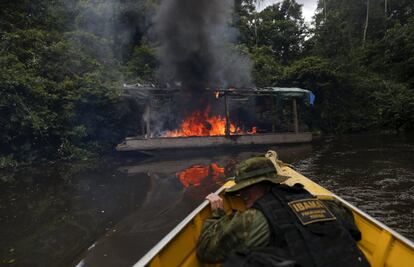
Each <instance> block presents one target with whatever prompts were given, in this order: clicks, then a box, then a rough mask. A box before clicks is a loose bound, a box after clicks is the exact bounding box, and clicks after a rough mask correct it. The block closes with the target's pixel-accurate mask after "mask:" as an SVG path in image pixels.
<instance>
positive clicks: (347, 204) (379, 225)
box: [316, 194, 414, 250]
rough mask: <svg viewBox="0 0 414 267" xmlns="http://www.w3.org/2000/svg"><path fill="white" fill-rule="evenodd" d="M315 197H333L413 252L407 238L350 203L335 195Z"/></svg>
mask: <svg viewBox="0 0 414 267" xmlns="http://www.w3.org/2000/svg"><path fill="white" fill-rule="evenodd" d="M316 196H317V197H334V198H336V199H338V200H339V201H341V202H342V203H343V204H345V205H346V206H348V207H349V208H351V209H352V211H355V212H356V213H358V214H359V215H361V216H362V217H363V218H365V219H367V220H369V221H370V222H373V223H374V224H375V225H376V226H378V227H379V228H381V229H383V230H386V231H387V232H389V233H390V234H391V235H392V237H393V238H395V239H398V240H400V241H401V242H402V243H403V244H405V245H407V246H409V247H410V248H411V249H413V250H414V242H413V241H411V240H409V239H408V238H406V237H404V236H403V235H401V234H400V233H398V232H397V231H395V230H393V229H391V228H390V227H388V226H387V225H385V224H384V223H382V222H380V221H378V220H377V219H375V218H374V217H372V216H371V215H369V214H367V213H366V212H364V211H362V210H360V209H359V208H357V207H356V206H354V205H352V204H351V203H349V202H348V201H346V200H344V199H343V198H341V197H339V196H337V195H335V194H332V195H316Z"/></svg>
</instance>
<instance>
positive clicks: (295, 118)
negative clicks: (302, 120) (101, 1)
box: [292, 98, 299, 133]
mask: <svg viewBox="0 0 414 267" xmlns="http://www.w3.org/2000/svg"><path fill="white" fill-rule="evenodd" d="M292 106H293V126H294V127H295V133H299V122H298V107H297V104H296V98H293V105H292Z"/></svg>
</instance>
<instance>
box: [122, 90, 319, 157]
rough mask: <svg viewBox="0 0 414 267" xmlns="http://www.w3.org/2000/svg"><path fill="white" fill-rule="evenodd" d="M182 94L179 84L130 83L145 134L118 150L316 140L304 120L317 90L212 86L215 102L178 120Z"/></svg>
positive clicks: (125, 92) (130, 95) (128, 93)
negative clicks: (176, 86)
mask: <svg viewBox="0 0 414 267" xmlns="http://www.w3.org/2000/svg"><path fill="white" fill-rule="evenodd" d="M180 94H182V91H181V90H180V89H179V88H173V89H171V88H158V87H154V86H143V85H125V86H124V89H123V95H124V96H125V97H128V98H133V99H134V100H136V101H138V103H139V105H140V106H142V107H143V116H142V118H141V122H140V133H139V134H138V135H137V136H134V137H127V138H125V139H124V140H123V142H122V143H120V144H119V145H118V146H117V147H116V149H117V151H141V152H154V151H157V150H163V151H164V150H175V149H201V148H217V147H231V146H252V145H275V144H292V143H306V142H310V141H312V134H311V132H309V131H308V127H307V125H306V123H304V122H301V120H300V118H301V117H306V109H307V107H309V105H311V104H313V100H314V95H313V94H312V92H311V91H308V90H304V89H300V88H278V87H269V88H243V89H232V88H229V89H217V90H208V89H207V90H206V94H205V95H207V96H208V97H210V98H209V99H208V102H209V103H213V105H214V106H213V107H212V105H211V104H209V105H207V106H206V107H205V108H204V110H195V111H194V110H193V111H192V112H187V114H185V115H183V116H182V117H183V118H181V119H179V118H178V119H177V118H176V117H175V116H172V114H177V113H180V108H181V109H182V105H180V103H178V104H177V103H174V99H177V95H180ZM182 97H183V96H182V95H181V96H180V97H178V98H182ZM184 97H185V96H184ZM203 97H205V96H203ZM171 103H174V104H171ZM160 110H162V111H163V113H164V114H163V115H160V113H161V112H160ZM213 110H214V111H215V113H216V114H214V112H213ZM223 114H224V115H223ZM172 125H173V126H172ZM160 129H162V130H160Z"/></svg>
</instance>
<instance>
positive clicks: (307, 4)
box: [257, 0, 318, 23]
mask: <svg viewBox="0 0 414 267" xmlns="http://www.w3.org/2000/svg"><path fill="white" fill-rule="evenodd" d="M259 2H260V4H258V5H257V10H258V11H261V10H263V9H264V8H265V7H267V6H269V5H272V4H275V3H277V2H281V1H279V0H262V1H259ZM296 2H298V3H299V4H302V5H303V7H302V14H303V16H304V17H305V21H306V22H309V23H310V22H311V21H312V17H313V15H314V14H315V9H316V6H317V4H318V0H296Z"/></svg>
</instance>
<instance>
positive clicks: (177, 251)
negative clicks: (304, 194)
mask: <svg viewBox="0 0 414 267" xmlns="http://www.w3.org/2000/svg"><path fill="white" fill-rule="evenodd" d="M280 167H281V171H282V172H283V175H287V176H290V178H289V179H288V180H287V181H285V183H286V184H288V185H294V184H295V183H301V184H303V185H304V186H305V188H306V189H307V190H308V191H309V192H311V193H312V194H313V195H315V196H317V197H318V198H321V199H333V198H335V199H337V200H339V201H341V202H342V203H344V204H345V205H346V206H348V207H349V208H350V209H351V210H352V211H353V214H354V217H355V221H356V224H357V226H358V228H359V229H360V231H361V233H362V240H361V241H359V242H358V246H359V248H360V249H361V250H362V251H363V252H364V254H365V255H366V257H367V259H368V261H369V262H370V264H371V266H372V267H380V266H387V267H413V266H414V243H413V242H411V241H410V240H408V239H406V238H404V237H403V236H401V235H400V234H398V233H396V232H395V231H393V230H392V229H390V228H388V227H387V226H385V225H383V224H382V223H380V222H378V221H377V220H375V219H374V218H372V217H370V216H369V215H367V214H365V213H364V212H362V211H361V210H359V209H358V208H356V207H354V206H353V205H351V204H350V203H348V202H346V201H345V200H343V199H341V198H340V197H338V196H336V195H335V194H333V193H332V192H330V191H328V190H327V189H325V188H323V187H321V186H320V185H318V184H316V183H315V182H312V181H311V180H309V179H308V178H306V177H304V176H303V175H301V174H300V173H298V172H296V171H295V170H293V169H292V168H290V167H288V166H285V165H281V166H280ZM233 184H234V182H233V181H229V182H227V183H226V184H224V185H223V187H221V188H220V189H219V190H218V191H217V192H218V193H219V194H220V195H221V196H222V197H223V199H224V207H225V210H226V212H230V211H231V210H243V209H244V205H243V202H242V201H241V200H240V199H238V198H237V197H235V196H229V195H226V194H224V193H223V192H224V189H225V188H227V187H230V186H232V185H233ZM210 215H211V209H210V206H209V204H208V202H207V201H205V202H204V203H203V204H201V205H200V206H199V207H198V208H197V209H195V210H194V211H193V212H192V213H191V214H190V215H189V216H187V218H185V219H184V220H183V221H182V222H181V223H180V224H179V225H177V227H176V228H174V229H173V230H172V231H171V232H170V233H169V234H168V235H167V236H166V237H164V239H162V240H161V241H160V242H159V243H158V244H157V245H156V246H155V247H154V248H152V249H151V250H150V251H149V252H148V253H147V254H146V255H145V256H144V257H143V258H141V260H140V261H138V262H137V263H136V264H135V266H151V267H166V266H168V267H170V266H188V267H190V266H191V267H196V266H220V265H218V264H216V265H211V264H203V263H201V262H200V261H198V259H197V256H196V253H195V248H196V244H197V239H198V236H199V234H200V232H201V229H202V226H203V222H204V220H205V219H207V218H209V217H210Z"/></svg>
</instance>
